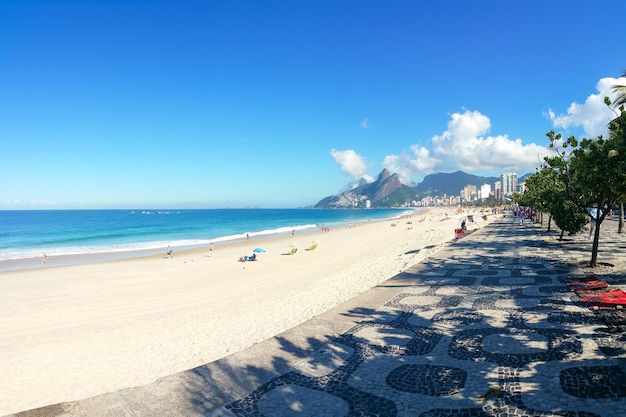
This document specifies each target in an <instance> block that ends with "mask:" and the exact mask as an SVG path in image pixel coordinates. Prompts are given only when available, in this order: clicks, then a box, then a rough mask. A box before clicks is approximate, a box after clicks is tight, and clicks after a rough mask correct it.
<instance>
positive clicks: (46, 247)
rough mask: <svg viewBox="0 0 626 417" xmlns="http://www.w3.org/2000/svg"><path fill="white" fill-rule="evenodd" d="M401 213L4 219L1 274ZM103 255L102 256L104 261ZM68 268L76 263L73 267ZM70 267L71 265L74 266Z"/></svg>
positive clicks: (10, 214)
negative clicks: (44, 262)
mask: <svg viewBox="0 0 626 417" xmlns="http://www.w3.org/2000/svg"><path fill="white" fill-rule="evenodd" d="M413 211H414V210H401V209H349V210H347V209H346V210H330V209H329V210H324V209H320V210H318V209H206V210H197V209H194V210H185V209H177V210H139V211H137V210H135V211H130V210H15V211H10V210H7V211H0V271H2V270H9V269H19V268H22V267H27V266H28V265H29V263H25V262H20V261H21V260H28V259H30V260H32V259H35V258H36V259H41V258H42V256H43V253H45V254H46V255H47V256H49V257H52V256H65V257H66V258H67V259H74V260H76V259H80V256H79V255H89V256H84V257H83V258H82V259H91V260H92V261H93V260H103V259H107V260H109V259H121V258H128V257H134V256H144V255H149V254H155V253H159V252H161V251H164V250H165V248H166V247H167V246H168V245H169V246H171V247H172V248H175V249H185V248H193V247H199V246H206V245H209V244H211V243H214V244H219V243H223V242H229V241H237V240H243V239H246V237H247V235H248V236H249V237H250V238H261V237H263V238H269V237H272V236H276V235H281V234H288V233H291V232H292V231H296V232H302V231H313V230H316V229H317V230H321V228H322V227H329V228H331V229H332V228H333V227H339V226H342V225H348V224H350V223H358V222H364V221H369V220H382V219H392V218H398V217H401V216H402V215H405V214H408V213H409V212H413ZM98 255H100V256H98ZM68 262H69V261H68ZM68 262H66V263H68Z"/></svg>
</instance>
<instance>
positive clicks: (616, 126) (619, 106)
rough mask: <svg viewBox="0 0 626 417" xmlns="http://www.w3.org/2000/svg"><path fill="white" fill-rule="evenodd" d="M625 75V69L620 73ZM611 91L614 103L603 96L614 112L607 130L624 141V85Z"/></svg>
mask: <svg viewBox="0 0 626 417" xmlns="http://www.w3.org/2000/svg"><path fill="white" fill-rule="evenodd" d="M622 76H623V77H626V71H625V72H624V74H623V75H622ZM613 91H614V92H615V93H616V94H617V97H616V99H615V103H611V100H610V99H609V98H608V97H604V103H605V104H606V105H607V106H608V107H609V108H610V109H611V110H613V113H615V116H616V117H615V119H613V120H611V122H610V123H609V132H610V135H612V137H613V138H614V139H615V140H616V141H618V142H620V141H622V142H624V141H626V134H625V132H626V128H625V126H624V125H625V120H624V104H626V85H614V86H613ZM618 111H619V112H618ZM617 233H624V202H623V201H620V202H619V222H618V227H617Z"/></svg>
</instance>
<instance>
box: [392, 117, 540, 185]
mask: <svg viewBox="0 0 626 417" xmlns="http://www.w3.org/2000/svg"><path fill="white" fill-rule="evenodd" d="M490 129H491V121H490V120H489V118H488V117H487V116H485V115H483V114H481V113H480V112H478V111H469V110H466V111H465V112H464V113H454V114H452V116H451V119H450V121H449V122H448V129H447V130H446V131H444V132H443V133H441V134H440V135H435V136H433V137H432V139H431V142H432V150H429V149H428V148H427V147H425V146H420V145H417V144H416V145H413V146H411V150H412V151H413V155H401V156H396V155H389V156H387V157H385V160H384V162H383V166H384V167H386V168H387V169H389V170H390V171H392V172H396V173H398V175H399V176H400V178H401V180H403V182H404V183H409V181H407V178H410V177H411V175H416V176H423V175H426V174H430V173H433V172H436V171H438V170H446V169H448V170H449V169H461V170H463V171H466V172H475V171H504V170H509V169H514V170H516V171H520V172H531V171H533V170H534V169H535V168H536V167H537V166H539V164H540V163H541V161H543V157H544V156H546V155H550V154H551V152H550V150H549V149H548V148H546V147H543V146H538V145H536V144H534V143H531V144H528V145H524V144H523V143H522V141H521V139H510V138H509V137H508V136H507V135H496V136H491V135H488V133H489V130H490Z"/></svg>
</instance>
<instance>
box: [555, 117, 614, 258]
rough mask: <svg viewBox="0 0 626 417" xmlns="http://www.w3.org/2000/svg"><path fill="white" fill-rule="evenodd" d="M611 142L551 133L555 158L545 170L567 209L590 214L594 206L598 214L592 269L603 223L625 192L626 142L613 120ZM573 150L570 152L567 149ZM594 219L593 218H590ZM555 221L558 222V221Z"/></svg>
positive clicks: (602, 139) (609, 140)
mask: <svg viewBox="0 0 626 417" xmlns="http://www.w3.org/2000/svg"><path fill="white" fill-rule="evenodd" d="M620 118H622V120H621V121H618V122H617V125H619V127H622V126H626V124H623V123H622V122H623V121H626V116H625V115H624V112H623V111H622V114H621V116H620ZM609 130H610V132H611V135H610V137H609V139H604V138H602V137H601V136H600V137H598V138H595V139H586V138H583V139H581V140H580V142H579V141H578V140H577V139H576V138H575V137H574V136H570V137H569V138H567V139H566V140H562V136H561V134H555V133H554V131H550V132H548V134H547V136H548V138H549V139H550V148H552V149H554V150H555V151H556V156H553V157H546V158H545V161H546V167H547V168H548V169H550V170H552V171H553V173H554V175H555V176H556V178H557V179H558V181H560V182H561V183H562V185H563V187H564V196H565V198H566V200H567V203H566V206H569V205H572V206H574V207H576V208H577V210H578V211H579V212H581V213H582V212H587V210H588V209H589V208H591V207H596V208H598V210H596V211H595V213H596V214H595V217H594V218H593V220H594V221H595V224H596V227H595V234H594V236H593V238H594V239H593V246H592V251H591V260H590V262H589V266H591V267H595V266H597V259H598V245H599V238H600V229H601V224H602V222H603V221H604V219H605V218H606V216H607V215H608V214H609V209H610V208H612V207H613V206H614V205H615V204H616V203H617V202H619V201H622V200H623V199H624V196H625V191H626V177H625V176H624V175H623V173H624V172H626V141H625V140H623V134H622V135H621V136H620V135H618V134H617V133H616V132H617V128H616V127H615V124H614V123H613V121H612V122H611V125H610V128H609ZM568 148H570V149H571V151H570V152H569V153H567V149H568ZM590 216H591V215H590ZM555 221H556V219H555Z"/></svg>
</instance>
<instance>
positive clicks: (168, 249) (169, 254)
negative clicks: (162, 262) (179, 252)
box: [167, 246, 172, 258]
mask: <svg viewBox="0 0 626 417" xmlns="http://www.w3.org/2000/svg"><path fill="white" fill-rule="evenodd" d="M167 256H168V257H170V258H171V257H172V248H170V247H169V246H168V247H167Z"/></svg>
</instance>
